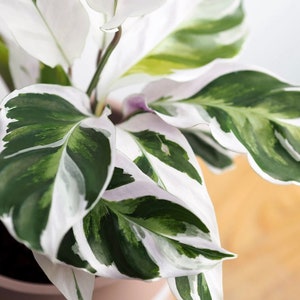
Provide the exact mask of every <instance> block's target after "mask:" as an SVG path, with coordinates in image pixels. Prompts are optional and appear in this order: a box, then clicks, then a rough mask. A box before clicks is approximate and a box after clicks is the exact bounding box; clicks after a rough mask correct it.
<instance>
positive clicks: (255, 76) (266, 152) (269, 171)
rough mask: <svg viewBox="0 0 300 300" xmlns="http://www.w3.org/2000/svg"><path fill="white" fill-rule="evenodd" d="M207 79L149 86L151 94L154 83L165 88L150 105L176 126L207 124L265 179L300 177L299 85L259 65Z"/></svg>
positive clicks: (280, 179)
mask: <svg viewBox="0 0 300 300" xmlns="http://www.w3.org/2000/svg"><path fill="white" fill-rule="evenodd" d="M223 74H224V73H223ZM209 77H210V76H209V75H208V78H209ZM211 77H214V76H211ZM204 82H206V79H205V78H204V79H203V77H199V78H198V79H196V80H194V81H192V82H189V83H181V84H178V83H176V82H171V81H168V82H167V83H166V82H164V81H162V82H161V83H158V84H157V85H156V86H155V85H152V86H149V88H148V91H147V92H148V93H149V94H151V92H150V88H151V89H152V90H153V91H154V94H155V89H160V92H159V93H160V95H159V97H157V98H156V99H157V100H156V101H153V99H151V101H150V102H149V103H148V109H149V110H151V109H152V110H154V111H156V112H157V113H158V114H159V115H160V116H161V117H162V118H163V119H164V120H165V121H166V122H168V123H170V124H172V125H173V126H177V127H182V128H192V127H193V128H195V127H197V126H199V125H201V124H202V125H203V124H206V125H207V126H209V127H210V130H211V132H212V134H213V137H214V138H215V139H216V140H217V141H218V143H220V144H221V145H222V146H223V147H225V148H228V149H230V150H232V151H236V152H240V153H248V155H249V159H250V162H251V165H252V166H253V167H254V169H255V170H256V171H257V172H258V173H259V174H260V175H262V176H263V177H265V178H266V179H268V180H271V181H274V182H294V183H299V182H300V171H299V170H300V168H299V166H300V144H299V140H300V121H299V120H300V101H299V99H300V89H299V87H294V86H291V85H289V84H287V83H284V82H281V81H280V80H278V79H276V78H275V77H272V76H270V75H268V74H265V73H262V72H258V71H236V72H232V73H228V74H225V75H222V76H220V77H219V78H216V79H213V80H211V81H210V82H209V83H208V84H207V85H205V86H203V83H204ZM164 87H167V88H164ZM197 87H198V88H197ZM163 90H164V91H165V92H163ZM175 94H176V96H175V97H174V96H173V95H175ZM180 97H181V98H180ZM184 97H185V98H184ZM129 100H130V99H129ZM129 102H130V101H129ZM140 105H141V104H140ZM143 105H145V104H143Z"/></svg>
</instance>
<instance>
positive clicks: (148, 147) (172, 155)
mask: <svg viewBox="0 0 300 300" xmlns="http://www.w3.org/2000/svg"><path fill="white" fill-rule="evenodd" d="M149 139H150V141H149ZM116 144H117V149H118V150H120V151H121V152H122V153H124V154H125V155H126V156H128V157H129V158H130V159H131V160H132V161H134V162H135V163H136V164H137V166H138V167H139V168H140V169H141V170H142V171H143V172H144V173H145V174H148V175H150V178H151V179H153V180H155V181H156V182H157V183H158V184H159V185H160V186H161V187H162V188H164V189H166V190H167V191H168V192H170V193H172V194H173V195H174V196H176V197H177V198H179V199H182V200H183V199H184V202H185V203H186V204H187V205H188V207H189V209H191V210H192V211H193V212H194V213H195V214H196V215H197V216H199V218H200V219H201V220H202V221H203V223H204V224H206V225H207V227H208V228H209V229H210V231H211V235H212V240H213V241H218V239H219V237H218V230H217V225H216V220H215V215H214V209H213V206H212V204H211V201H210V198H209V195H208V193H207V189H206V186H205V184H204V182H203V177H202V174H201V170H200V168H199V165H198V162H197V159H196V157H195V155H194V153H193V150H192V149H191V147H190V145H189V144H188V142H187V141H186V139H185V138H184V136H183V135H182V133H181V132H180V131H179V130H178V129H176V128H174V127H173V126H170V125H168V124H167V123H166V122H164V121H163V120H162V119H161V118H160V117H158V116H156V115H155V114H153V113H141V114H137V115H134V116H132V117H131V118H129V119H128V121H126V122H124V123H122V124H120V125H119V126H118V128H117V141H116ZM183 182H184V185H183V184H182V183H183Z"/></svg>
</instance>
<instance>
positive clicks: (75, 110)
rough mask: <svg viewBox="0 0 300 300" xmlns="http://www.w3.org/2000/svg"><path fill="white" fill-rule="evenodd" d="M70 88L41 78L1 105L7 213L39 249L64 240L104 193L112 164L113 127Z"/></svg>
mask: <svg viewBox="0 0 300 300" xmlns="http://www.w3.org/2000/svg"><path fill="white" fill-rule="evenodd" d="M88 106H89V99H88V97H87V96H86V95H85V94H83V93H82V92H80V91H78V90H76V89H74V88H71V87H59V86H55V85H35V86H31V87H28V88H25V89H23V90H19V91H16V92H14V93H12V94H10V95H9V96H8V97H7V98H5V99H4V101H3V103H2V105H1V124H2V127H1V132H0V137H1V144H0V150H1V154H0V177H1V185H0V216H1V218H2V219H3V221H5V223H6V225H7V226H8V227H9V229H10V231H11V232H12V233H13V234H14V235H15V236H16V237H17V238H18V239H20V240H22V241H24V242H26V244H27V245H28V246H29V247H30V248H33V249H36V250H39V251H43V252H45V253H46V254H47V255H49V256H50V257H52V258H53V257H55V255H56V252H57V250H58V246H59V243H60V240H61V239H62V237H63V236H64V235H65V233H66V232H67V231H68V230H69V229H70V227H71V226H73V225H74V224H75V223H76V222H77V221H78V220H80V219H81V218H82V217H83V216H84V215H86V214H87V212H88V211H89V210H91V208H92V207H93V206H94V205H95V204H96V203H97V201H98V200H99V199H100V197H101V195H102V193H103V191H104V190H105V188H106V186H107V185H108V183H109V181H110V177H111V175H112V171H113V155H114V150H113V149H114V146H113V144H112V143H113V141H114V126H113V124H112V123H111V122H110V121H109V119H108V118H107V116H106V115H105V114H104V115H103V116H102V117H101V118H95V117H93V116H92V115H91V114H90V112H89V109H88Z"/></svg>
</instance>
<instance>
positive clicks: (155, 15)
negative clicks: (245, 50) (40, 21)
mask: <svg viewBox="0 0 300 300" xmlns="http://www.w3.org/2000/svg"><path fill="white" fill-rule="evenodd" d="M240 2H241V1H240V0H226V1H224V0H217V1H213V2H212V1H209V0H190V1H189V5H186V3H185V2H184V1H181V0H173V1H166V2H165V3H164V4H163V5H162V6H161V7H160V8H158V9H157V10H155V11H153V12H152V13H151V14H148V15H145V16H144V17H143V18H137V19H136V20H134V21H132V22H131V23H130V24H128V25H127V26H125V25H126V24H124V26H123V27H124V28H123V33H122V38H121V40H120V42H119V44H118V45H117V47H116V48H115V50H114V52H113V53H112V55H111V57H110V60H109V61H108V62H107V64H106V66H105V68H104V69H103V73H102V80H101V81H100V83H99V85H98V89H97V93H98V95H99V97H100V98H102V97H105V96H106V95H107V93H109V92H110V91H113V90H114V89H117V88H119V87H122V86H124V85H125V86H128V85H130V84H137V83H139V82H143V83H145V82H149V81H151V80H153V75H155V78H157V76H158V77H161V76H162V75H166V74H171V75H172V74H173V75H172V76H175V74H176V78H180V80H182V81H186V80H187V78H189V79H191V78H190V76H191V75H190V76H186V73H185V71H184V70H185V69H191V68H198V67H200V66H203V65H205V64H207V63H208V62H210V61H212V60H214V59H217V58H222V57H223V58H224V57H231V56H233V55H235V54H236V52H237V51H238V49H239V47H240V44H241V42H242V39H243V36H244V35H245V26H244V24H243V13H242V11H241V9H240ZM195 12H197V15H195ZM205 15H206V16H207V17H206V18H205ZM158 20H159V22H158ZM198 27H199V28H198ZM195 29H196V30H198V29H201V32H200V30H199V34H198V33H197V31H196V33H195ZM204 32H205V33H206V34H203V33H204ZM185 39H188V41H185ZM137 41H138V47H128V45H136V43H137ZM186 44H189V45H190V44H192V45H193V48H192V47H186ZM178 47H180V49H182V48H185V50H184V51H181V50H178V51H176V53H174V51H175V50H174V49H178ZM187 48H188V49H187ZM221 48H223V50H224V51H223V50H221ZM225 48H226V49H225ZM192 49H193V50H192ZM200 50H201V51H200ZM225 50H226V51H225ZM152 51H153V55H152V56H151V57H153V59H155V63H154V64H152V63H151V65H150V61H149V60H150V56H149V58H148V55H150V54H149V53H152ZM193 51H194V52H196V53H197V55H194V53H191V52H193ZM171 52H172V53H171ZM174 55H175V56H174ZM120 57H122V58H123V59H122V60H120ZM145 57H147V59H145ZM168 57H170V59H171V60H172V61H168ZM191 57H195V58H197V59H196V60H193V59H191ZM151 59H152V58H151ZM116 61H118V63H117V64H116V63H115V62H116ZM135 66H137V67H135ZM149 66H151V68H149ZM141 72H142V73H141ZM174 72H175V73H174ZM198 73H199V72H198V71H197V72H196V74H193V75H192V76H193V78H195V76H197V75H198ZM129 74H130V76H127V75H129ZM171 75H170V76H171Z"/></svg>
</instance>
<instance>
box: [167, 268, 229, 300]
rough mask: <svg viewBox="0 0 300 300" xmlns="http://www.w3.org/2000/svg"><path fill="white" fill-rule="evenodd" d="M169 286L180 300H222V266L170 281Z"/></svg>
mask: <svg viewBox="0 0 300 300" xmlns="http://www.w3.org/2000/svg"><path fill="white" fill-rule="evenodd" d="M168 283H169V286H170V288H171V290H172V292H173V293H174V295H175V296H176V299H178V300H222V299H223V285H222V266H221V265H218V266H217V267H215V268H213V269H211V270H206V271H204V272H202V273H200V274H198V275H193V276H183V277H177V278H170V279H168Z"/></svg>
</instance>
